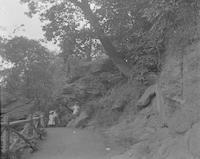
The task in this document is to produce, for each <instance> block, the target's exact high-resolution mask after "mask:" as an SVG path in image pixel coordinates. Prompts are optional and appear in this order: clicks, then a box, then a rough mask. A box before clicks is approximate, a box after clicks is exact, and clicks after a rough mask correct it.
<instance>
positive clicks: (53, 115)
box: [48, 112, 57, 125]
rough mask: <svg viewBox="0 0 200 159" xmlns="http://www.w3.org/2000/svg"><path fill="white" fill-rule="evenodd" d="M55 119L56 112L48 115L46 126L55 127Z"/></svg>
mask: <svg viewBox="0 0 200 159" xmlns="http://www.w3.org/2000/svg"><path fill="white" fill-rule="evenodd" d="M56 117H57V114H56V112H54V113H52V114H50V115H49V122H48V125H55V124H56V121H55V119H56Z"/></svg>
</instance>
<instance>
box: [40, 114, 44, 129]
mask: <svg viewBox="0 0 200 159" xmlns="http://www.w3.org/2000/svg"><path fill="white" fill-rule="evenodd" d="M40 125H41V127H42V128H44V127H45V124H44V115H43V114H41V115H40Z"/></svg>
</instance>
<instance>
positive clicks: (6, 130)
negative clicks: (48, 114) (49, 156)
mask: <svg viewBox="0 0 200 159" xmlns="http://www.w3.org/2000/svg"><path fill="white" fill-rule="evenodd" d="M20 126H21V127H22V128H23V130H21V131H17V130H16V129H15V127H20ZM44 127H45V124H44V116H43V115H40V116H38V117H33V115H29V117H28V119H26V120H18V121H13V122H9V118H8V116H4V117H3V122H1V153H2V158H5V159H8V158H16V157H13V155H14V156H15V155H16V153H17V152H18V150H22V149H23V148H25V147H29V148H31V149H32V151H36V150H37V146H36V142H35V141H37V140H38V139H40V140H41V139H42V138H43V136H44V134H45V131H44ZM11 155H12V157H11Z"/></svg>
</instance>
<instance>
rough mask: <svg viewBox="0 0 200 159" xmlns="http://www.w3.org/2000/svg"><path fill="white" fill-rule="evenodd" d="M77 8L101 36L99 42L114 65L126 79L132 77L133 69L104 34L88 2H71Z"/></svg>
mask: <svg viewBox="0 0 200 159" xmlns="http://www.w3.org/2000/svg"><path fill="white" fill-rule="evenodd" d="M70 1H71V2H72V3H73V4H74V5H75V6H77V7H79V8H80V9H81V10H82V11H83V14H84V15H85V17H86V19H88V20H89V22H90V24H91V26H92V27H93V28H94V29H95V31H96V33H97V35H98V36H99V40H100V41H101V44H102V46H103V47H104V49H105V51H106V54H107V55H108V56H109V57H110V59H111V60H112V61H113V63H114V65H115V66H116V67H117V68H118V69H119V71H120V72H121V73H122V74H124V75H125V76H126V77H129V76H130V75H131V68H130V66H129V65H128V63H127V62H126V60H125V59H124V58H123V56H122V54H121V53H119V52H117V50H116V48H115V47H114V46H113V44H112V42H111V41H110V39H109V38H108V37H107V36H106V35H105V34H104V31H103V30H102V27H101V25H100V23H99V21H98V18H97V17H96V16H95V15H94V13H93V12H92V10H91V9H90V6H89V4H88V0H84V1H82V2H78V1H77V0H70Z"/></svg>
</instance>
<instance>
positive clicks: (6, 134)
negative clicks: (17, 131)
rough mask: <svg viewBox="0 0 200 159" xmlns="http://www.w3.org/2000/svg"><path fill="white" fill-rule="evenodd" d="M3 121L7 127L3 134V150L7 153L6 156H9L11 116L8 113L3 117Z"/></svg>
mask: <svg viewBox="0 0 200 159" xmlns="http://www.w3.org/2000/svg"><path fill="white" fill-rule="evenodd" d="M3 123H4V124H5V125H6V128H5V130H4V132H3V134H2V140H3V145H2V152H3V153H5V154H6V158H8V151H9V135H10V134H9V128H8V126H9V118H8V116H7V115H5V116H4V117H3Z"/></svg>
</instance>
